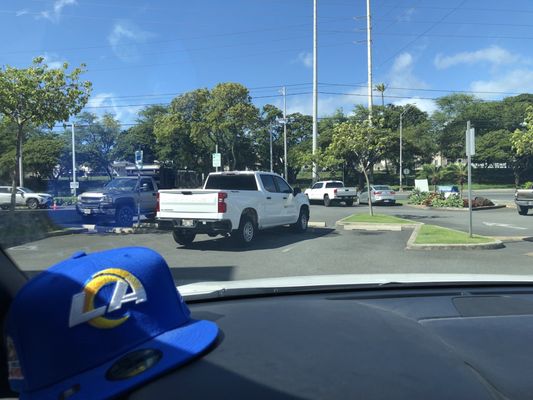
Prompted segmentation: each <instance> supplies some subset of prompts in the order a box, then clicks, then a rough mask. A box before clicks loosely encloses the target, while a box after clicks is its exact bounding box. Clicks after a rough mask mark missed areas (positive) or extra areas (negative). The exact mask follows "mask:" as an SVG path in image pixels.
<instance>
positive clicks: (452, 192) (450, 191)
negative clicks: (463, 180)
mask: <svg viewBox="0 0 533 400" xmlns="http://www.w3.org/2000/svg"><path fill="white" fill-rule="evenodd" d="M436 189H437V192H439V193H442V194H443V195H444V198H445V199H447V198H448V197H450V196H459V195H460V192H459V188H458V187H457V186H453V185H448V186H437V188H436Z"/></svg>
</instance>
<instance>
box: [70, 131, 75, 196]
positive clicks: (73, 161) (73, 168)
mask: <svg viewBox="0 0 533 400" xmlns="http://www.w3.org/2000/svg"><path fill="white" fill-rule="evenodd" d="M70 126H71V127H72V183H74V185H73V188H72V194H73V195H74V196H76V141H75V136H74V122H73V123H72V124H70Z"/></svg>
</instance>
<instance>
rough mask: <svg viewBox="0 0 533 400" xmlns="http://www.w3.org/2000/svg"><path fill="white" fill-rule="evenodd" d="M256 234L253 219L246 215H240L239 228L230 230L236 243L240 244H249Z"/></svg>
mask: <svg viewBox="0 0 533 400" xmlns="http://www.w3.org/2000/svg"><path fill="white" fill-rule="evenodd" d="M255 235H256V227H255V224H254V221H253V220H252V219H251V218H250V217H248V216H247V215H243V216H242V217H241V222H240V223H239V229H237V230H236V231H234V232H232V234H231V236H232V238H233V239H235V240H236V241H237V243H238V244H240V245H242V246H249V245H250V244H251V243H252V242H253V240H254V239H255Z"/></svg>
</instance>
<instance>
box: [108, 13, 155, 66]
mask: <svg viewBox="0 0 533 400" xmlns="http://www.w3.org/2000/svg"><path fill="white" fill-rule="evenodd" d="M153 36H154V34H153V33H150V32H146V31H143V30H141V29H140V28H138V27H137V26H135V25H134V24H132V23H131V22H128V21H121V22H117V23H116V24H115V25H114V26H113V29H112V31H111V33H110V34H109V36H108V37H107V40H108V41H109V44H110V45H111V48H112V49H113V52H114V53H115V55H116V56H117V57H118V58H119V59H121V60H122V61H127V62H133V61H136V60H138V59H139V58H140V53H139V50H138V46H137V45H138V44H140V43H145V42H146V40H147V39H149V38H151V37H153Z"/></svg>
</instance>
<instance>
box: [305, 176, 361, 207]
mask: <svg viewBox="0 0 533 400" xmlns="http://www.w3.org/2000/svg"><path fill="white" fill-rule="evenodd" d="M305 195H306V196H307V197H308V198H309V201H323V202H324V206H326V207H329V206H330V205H331V204H333V203H340V202H344V203H345V204H346V206H348V207H350V206H352V205H353V203H354V202H355V201H356V200H357V189H356V188H348V187H345V186H344V182H342V181H320V182H317V183H315V184H314V185H313V186H312V187H310V188H309V189H306V190H305Z"/></svg>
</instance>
